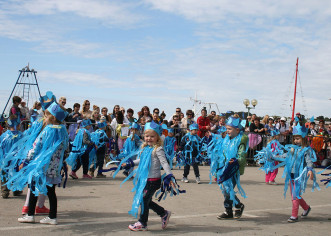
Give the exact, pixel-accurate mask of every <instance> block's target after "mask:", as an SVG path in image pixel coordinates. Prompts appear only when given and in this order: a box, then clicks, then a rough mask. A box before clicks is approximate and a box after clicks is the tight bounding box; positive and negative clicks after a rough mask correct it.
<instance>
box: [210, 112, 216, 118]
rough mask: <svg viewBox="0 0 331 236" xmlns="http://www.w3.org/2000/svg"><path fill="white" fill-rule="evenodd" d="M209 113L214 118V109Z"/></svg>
mask: <svg viewBox="0 0 331 236" xmlns="http://www.w3.org/2000/svg"><path fill="white" fill-rule="evenodd" d="M210 115H211V116H212V118H213V119H214V118H215V116H216V111H211V112H210Z"/></svg>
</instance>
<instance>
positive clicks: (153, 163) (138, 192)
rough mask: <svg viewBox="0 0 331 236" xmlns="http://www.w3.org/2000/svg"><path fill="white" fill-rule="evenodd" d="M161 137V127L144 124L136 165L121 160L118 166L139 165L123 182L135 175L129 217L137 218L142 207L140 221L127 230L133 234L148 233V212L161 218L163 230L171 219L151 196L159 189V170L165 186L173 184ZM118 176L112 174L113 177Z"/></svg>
mask: <svg viewBox="0 0 331 236" xmlns="http://www.w3.org/2000/svg"><path fill="white" fill-rule="evenodd" d="M161 134H162V128H161V126H160V125H158V124H156V123H155V122H148V123H146V125H145V131H144V143H143V145H142V146H141V152H140V153H139V156H138V159H137V160H135V161H132V160H131V159H129V160H125V159H124V160H123V161H122V162H121V164H120V165H121V166H122V167H125V168H130V167H132V166H135V165H137V164H139V166H138V168H137V169H135V170H134V171H133V172H132V173H131V174H130V175H129V176H128V177H127V178H126V180H127V179H129V178H131V177H132V176H133V175H134V174H136V175H135V178H134V179H133V184H134V191H135V195H134V198H133V203H132V208H131V210H130V211H129V214H131V215H133V216H135V217H137V215H138V209H139V206H140V207H141V211H140V217H139V220H138V221H137V222H136V223H135V224H131V225H129V229H130V230H132V231H145V230H147V222H148V215H149V209H152V210H153V211H154V212H156V213H157V214H158V215H159V216H160V217H161V222H162V229H165V228H166V227H167V225H168V222H169V219H170V216H171V212H170V211H168V210H165V209H164V208H163V207H161V206H160V205H158V204H157V203H155V202H153V201H152V198H153V195H154V193H155V192H156V190H158V189H159V188H160V187H161V166H162V167H163V169H164V171H165V172H166V177H164V179H163V180H164V181H165V180H167V182H168V185H170V186H172V187H174V183H173V181H175V180H174V179H173V178H174V177H173V175H172V172H171V169H170V166H169V164H168V162H167V159H166V157H165V153H164V150H163V147H162V141H161V138H160V136H161ZM125 162H126V163H125ZM118 171H119V169H118V170H117V172H118ZM117 172H115V174H114V177H115V176H116V174H117ZM126 180H124V182H125V181H126ZM165 182H166V181H165Z"/></svg>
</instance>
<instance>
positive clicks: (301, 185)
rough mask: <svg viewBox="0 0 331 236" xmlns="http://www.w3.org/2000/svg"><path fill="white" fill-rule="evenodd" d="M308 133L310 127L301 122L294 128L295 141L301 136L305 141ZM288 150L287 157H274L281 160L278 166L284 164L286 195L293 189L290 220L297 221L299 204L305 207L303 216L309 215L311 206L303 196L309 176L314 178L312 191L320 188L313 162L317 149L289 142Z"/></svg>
mask: <svg viewBox="0 0 331 236" xmlns="http://www.w3.org/2000/svg"><path fill="white" fill-rule="evenodd" d="M307 133H308V129H307V128H306V127H304V126H301V125H300V123H298V124H297V126H295V127H294V129H293V136H294V142H296V140H297V138H298V137H300V138H301V143H302V142H304V140H305V138H306V136H307ZM285 150H286V151H287V153H286V154H284V156H285V158H274V159H275V160H277V161H279V162H281V163H280V164H278V166H275V167H274V168H278V167H279V166H284V172H283V176H282V177H283V178H285V186H284V197H285V196H286V192H287V189H288V186H290V190H291V198H292V215H291V217H290V218H289V219H288V221H289V222H296V221H297V220H298V212H299V205H300V206H301V207H302V208H303V209H304V213H303V216H307V215H308V213H309V211H310V206H309V205H308V204H307V203H306V202H305V200H304V199H303V198H302V196H301V195H302V194H303V193H304V192H305V190H306V187H307V182H308V179H309V176H308V175H310V176H311V178H312V180H313V185H312V191H314V190H315V189H318V190H320V187H319V185H318V183H317V181H316V173H315V170H314V169H313V162H315V161H316V154H315V151H314V150H313V149H312V148H311V147H302V146H301V145H293V144H289V145H286V146H285Z"/></svg>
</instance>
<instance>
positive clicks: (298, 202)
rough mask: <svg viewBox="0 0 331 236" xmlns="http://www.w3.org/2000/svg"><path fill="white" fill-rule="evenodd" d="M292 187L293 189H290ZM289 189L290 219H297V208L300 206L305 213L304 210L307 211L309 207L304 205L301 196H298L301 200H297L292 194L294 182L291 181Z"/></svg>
mask: <svg viewBox="0 0 331 236" xmlns="http://www.w3.org/2000/svg"><path fill="white" fill-rule="evenodd" d="M292 185H293V189H292ZM290 189H291V196H292V217H294V218H297V217H298V213H299V206H301V207H302V209H304V210H305V211H306V210H308V208H309V205H308V204H307V203H306V201H305V200H303V198H302V197H301V196H300V197H301V199H298V198H297V197H296V196H294V194H293V192H294V181H293V180H291V183H290Z"/></svg>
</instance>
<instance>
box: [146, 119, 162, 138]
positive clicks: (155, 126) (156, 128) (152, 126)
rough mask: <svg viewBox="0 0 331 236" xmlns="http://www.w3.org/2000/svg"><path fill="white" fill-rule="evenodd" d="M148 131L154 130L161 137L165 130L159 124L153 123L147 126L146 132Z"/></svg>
mask: <svg viewBox="0 0 331 236" xmlns="http://www.w3.org/2000/svg"><path fill="white" fill-rule="evenodd" d="M146 130H154V131H155V132H156V133H157V134H158V135H159V136H161V135H162V131H163V128H162V126H161V125H158V124H157V123H155V122H154V121H152V122H148V123H146V124H145V131H146Z"/></svg>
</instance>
